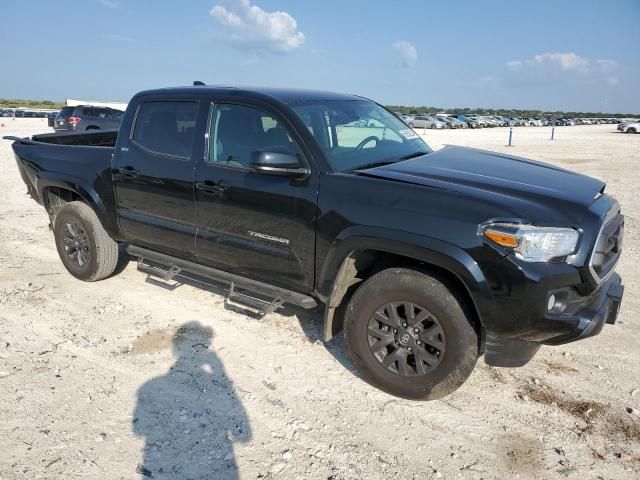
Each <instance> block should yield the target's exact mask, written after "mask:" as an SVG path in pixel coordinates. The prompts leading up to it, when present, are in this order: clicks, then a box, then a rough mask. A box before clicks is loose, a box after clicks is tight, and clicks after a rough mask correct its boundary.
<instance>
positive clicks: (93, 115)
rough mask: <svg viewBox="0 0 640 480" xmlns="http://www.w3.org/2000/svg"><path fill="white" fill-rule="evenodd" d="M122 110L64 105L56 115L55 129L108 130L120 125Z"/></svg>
mask: <svg viewBox="0 0 640 480" xmlns="http://www.w3.org/2000/svg"><path fill="white" fill-rule="evenodd" d="M123 115H124V112H123V111H121V110H116V109H114V108H108V107H94V106H91V105H79V106H77V107H64V108H63V109H62V110H60V113H58V115H57V116H56V119H55V123H54V126H53V128H55V129H56V130H75V131H80V130H105V129H106V130H109V129H114V128H118V127H120V122H121V121H122V116H123Z"/></svg>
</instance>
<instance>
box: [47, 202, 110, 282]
mask: <svg viewBox="0 0 640 480" xmlns="http://www.w3.org/2000/svg"><path fill="white" fill-rule="evenodd" d="M53 233H54V236H55V239H56V247H57V249H58V255H60V260H62V263H63V265H64V266H65V268H66V269H67V270H68V271H69V273H70V274H71V275H73V276H74V277H76V278H79V279H80V280H84V281H87V282H94V281H96V280H102V279H103V278H106V277H108V276H109V275H111V274H112V273H113V272H114V270H115V269H116V265H117V264H118V243H117V242H115V241H114V240H113V239H112V238H111V237H110V236H109V234H108V233H107V232H106V230H105V229H104V227H103V226H102V224H101V223H100V220H99V219H98V216H97V215H96V214H95V212H94V211H93V210H92V209H91V208H90V207H89V206H88V205H86V204H85V203H82V202H69V203H67V204H65V205H64V206H63V207H62V208H60V210H59V211H58V212H57V214H56V217H55V221H54V225H53Z"/></svg>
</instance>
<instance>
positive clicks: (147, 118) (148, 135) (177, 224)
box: [113, 97, 206, 258]
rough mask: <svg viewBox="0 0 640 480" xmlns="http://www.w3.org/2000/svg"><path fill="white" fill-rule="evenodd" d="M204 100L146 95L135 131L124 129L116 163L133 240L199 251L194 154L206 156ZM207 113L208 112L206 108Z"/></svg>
mask: <svg viewBox="0 0 640 480" xmlns="http://www.w3.org/2000/svg"><path fill="white" fill-rule="evenodd" d="M200 104H201V102H200V101H199V100H197V99H196V100H194V98H193V97H189V98H184V99H181V98H175V99H167V98H166V97H161V98H145V99H144V100H142V101H141V102H140V103H139V105H138V107H137V110H136V113H135V118H134V119H133V124H132V126H131V130H130V131H129V132H125V131H121V133H120V135H119V136H118V144H117V146H116V153H115V157H114V164H113V183H114V188H115V195H116V201H117V214H118V220H119V222H120V228H121V230H122V232H123V233H124V235H125V236H126V238H127V240H129V241H131V242H133V243H136V244H139V245H143V246H149V247H152V248H154V249H155V250H162V251H166V252H167V253H170V254H174V255H177V256H182V257H184V258H191V257H193V256H194V255H195V224H194V203H193V202H194V199H193V166H194V158H196V157H202V155H203V148H204V141H203V140H200V141H196V138H199V139H204V126H203V122H202V121H199V119H198V117H199V115H200V113H201V112H200ZM205 114H206V112H205Z"/></svg>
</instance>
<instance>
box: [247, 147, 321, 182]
mask: <svg viewBox="0 0 640 480" xmlns="http://www.w3.org/2000/svg"><path fill="white" fill-rule="evenodd" d="M251 168H252V169H253V170H254V171H256V172H260V173H265V174H268V175H280V176H285V177H303V176H306V175H309V173H310V172H309V169H308V168H304V167H302V166H301V165H300V160H298V158H297V157H296V156H295V155H292V154H291V153H289V151H288V149H287V148H283V147H273V148H264V149H262V150H255V151H253V152H251Z"/></svg>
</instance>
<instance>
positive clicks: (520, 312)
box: [10, 84, 624, 399]
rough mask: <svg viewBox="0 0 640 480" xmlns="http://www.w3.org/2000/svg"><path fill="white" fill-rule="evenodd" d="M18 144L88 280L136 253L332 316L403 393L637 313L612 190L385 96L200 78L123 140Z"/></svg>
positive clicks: (136, 103) (450, 386)
mask: <svg viewBox="0 0 640 480" xmlns="http://www.w3.org/2000/svg"><path fill="white" fill-rule="evenodd" d="M10 139H11V140H13V141H14V143H13V150H14V153H15V156H16V160H17V164H18V168H19V170H20V173H21V175H22V179H23V180H24V182H25V184H26V186H27V189H28V193H29V194H30V195H31V196H32V197H33V198H34V199H35V200H36V201H37V202H39V203H40V204H41V205H42V206H43V207H44V209H45V210H46V212H47V214H48V215H49V219H50V224H51V227H52V230H53V236H54V238H55V243H56V247H57V250H58V253H59V255H60V259H61V261H62V263H63V264H64V266H65V267H66V269H67V270H68V271H69V273H70V274H71V275H73V276H74V277H76V278H78V279H80V280H85V281H95V280H100V279H103V278H106V277H108V276H110V275H112V274H113V273H114V270H115V268H116V264H117V263H118V258H119V256H120V255H122V254H123V253H124V252H126V253H128V254H129V255H130V256H132V257H134V258H137V259H138V260H139V262H140V263H141V265H145V266H147V267H149V268H150V269H153V270H155V272H156V273H158V272H159V273H160V274H161V275H163V276H164V278H172V277H173V276H174V275H184V276H189V275H191V276H197V277H198V278H205V279H207V280H213V281H218V282H221V281H222V282H227V283H228V284H230V289H229V290H230V295H232V296H233V298H231V297H230V300H232V299H233V300H235V301H240V302H241V301H242V300H243V299H245V300H247V302H248V303H250V301H249V298H253V300H255V302H254V303H253V305H254V306H255V305H257V304H258V303H256V302H258V300H256V297H255V295H257V296H258V298H262V300H263V301H264V308H263V311H273V310H274V309H276V308H278V307H279V306H281V305H282V304H283V303H289V304H294V305H298V306H300V307H303V308H307V309H314V308H317V309H319V310H321V311H322V312H323V317H324V319H323V322H324V323H323V340H324V341H329V340H330V339H331V338H332V337H333V336H334V335H336V333H337V332H339V331H341V330H342V331H343V332H344V338H345V344H346V348H347V349H348V351H349V354H350V356H351V359H352V360H353V363H354V364H355V366H356V367H357V368H358V369H359V371H360V372H361V374H362V376H363V377H364V378H365V379H366V380H367V381H368V382H370V383H371V384H372V385H374V386H376V387H378V388H380V389H382V390H384V391H386V392H388V393H390V394H393V395H397V396H400V397H404V398H410V399H435V398H440V397H442V396H444V395H447V394H448V393H450V392H452V391H454V390H455V389H457V388H458V387H459V386H460V385H462V384H463V383H464V381H465V380H466V379H467V378H468V377H469V375H470V374H471V372H472V370H473V369H474V366H475V364H476V362H477V360H478V358H479V357H480V356H481V355H484V361H485V362H486V363H487V364H489V365H494V366H502V367H517V366H522V365H524V364H526V363H527V362H528V361H529V360H530V359H531V358H532V357H533V356H534V355H535V354H536V352H537V350H538V349H539V347H540V346H541V345H560V344H564V343H567V342H572V341H575V340H581V339H584V338H587V337H590V336H593V335H597V334H598V333H600V331H601V330H602V328H603V326H604V325H605V324H613V323H614V322H615V320H616V317H617V314H618V309H619V306H620V302H621V299H622V293H623V287H622V284H621V279H620V277H619V276H618V275H617V274H616V273H615V267H616V264H617V262H618V260H619V258H620V253H621V247H622V236H623V229H624V217H623V215H622V214H621V213H620V207H619V205H618V202H617V201H616V200H615V199H614V198H613V197H611V196H609V195H608V194H607V193H605V184H604V183H603V182H601V181H600V180H596V179H594V178H590V177H587V176H584V175H580V174H577V173H573V172H570V171H567V170H564V169H561V168H558V167H555V166H551V165H547V164H544V163H540V162H536V161H531V160H527V159H524V158H518V157H515V156H510V155H505V154H498V153H492V152H488V151H483V150H476V149H471V148H461V147H455V146H448V147H446V148H443V149H442V150H439V151H432V149H431V148H429V146H428V145H427V144H426V143H425V142H424V141H423V139H422V138H421V137H420V136H419V135H418V134H416V133H415V132H414V131H413V130H412V129H411V128H409V127H408V126H407V125H406V124H405V123H403V122H402V120H400V119H398V118H397V117H396V116H395V115H393V114H392V113H390V112H389V111H387V110H386V109H385V108H384V107H382V106H380V105H379V104H377V103H375V102H373V101H371V100H368V99H366V98H362V97H359V96H353V95H342V94H335V93H325V92H318V91H303V90H288V89H270V88H257V89H252V88H232V87H211V86H204V85H201V84H200V85H195V86H190V87H176V88H166V89H158V90H150V91H144V92H141V93H139V94H137V95H135V96H134V97H133V99H132V100H131V102H130V103H129V105H128V108H127V110H126V112H125V114H124V117H123V120H122V124H121V126H120V128H119V130H118V131H99V132H90V133H53V134H43V135H35V136H33V137H31V138H16V137H11V138H10ZM238 289H240V290H238ZM239 291H243V292H245V293H244V294H240V293H239ZM246 292H252V295H253V297H252V296H250V295H247V293H246Z"/></svg>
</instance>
